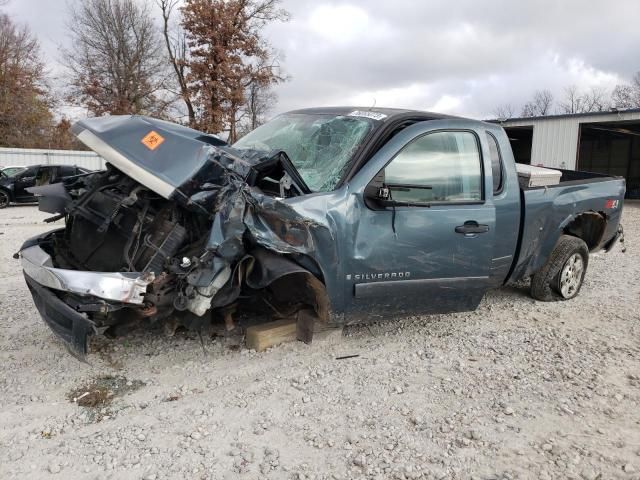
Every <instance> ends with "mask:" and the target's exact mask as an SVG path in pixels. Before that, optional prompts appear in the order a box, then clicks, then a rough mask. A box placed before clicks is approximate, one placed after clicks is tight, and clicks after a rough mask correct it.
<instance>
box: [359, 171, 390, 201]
mask: <svg viewBox="0 0 640 480" xmlns="http://www.w3.org/2000/svg"><path fill="white" fill-rule="evenodd" d="M384 180H385V176H384V169H383V170H380V172H378V174H377V175H376V176H375V177H373V179H372V180H371V181H370V182H369V184H368V185H367V186H366V187H365V189H364V200H365V202H366V204H367V205H368V206H369V207H370V208H374V209H380V208H384V207H385V205H386V204H387V203H388V201H389V196H390V193H389V188H388V187H387V186H386V185H385V182H384Z"/></svg>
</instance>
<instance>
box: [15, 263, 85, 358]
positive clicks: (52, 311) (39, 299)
mask: <svg viewBox="0 0 640 480" xmlns="http://www.w3.org/2000/svg"><path fill="white" fill-rule="evenodd" d="M24 279H25V280H26V282H27V286H28V287H29V290H30V291H31V295H32V296H33V302H34V303H35V305H36V308H37V309H38V312H40V316H41V317H42V319H43V320H44V321H45V323H46V324H47V325H48V326H49V328H51V330H53V333H55V334H56V335H57V336H58V337H60V338H61V339H62V341H64V343H65V345H66V347H67V348H68V349H69V351H70V352H71V354H72V355H73V356H75V357H76V358H78V359H80V360H84V356H85V355H86V354H87V343H88V339H89V336H90V335H92V334H93V332H94V329H93V323H91V321H89V320H88V319H87V318H85V317H84V315H82V314H81V313H78V312H77V311H75V310H74V309H73V308H71V307H70V306H68V305H67V304H66V303H64V302H63V301H62V300H60V299H59V298H58V297H57V296H56V295H55V294H54V293H53V292H52V291H51V290H49V289H48V288H45V287H43V286H42V285H39V284H38V283H37V282H36V281H35V280H33V279H32V278H31V277H29V275H27V274H26V272H25V274H24Z"/></svg>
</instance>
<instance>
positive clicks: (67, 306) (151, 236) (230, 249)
mask: <svg viewBox="0 0 640 480" xmlns="http://www.w3.org/2000/svg"><path fill="white" fill-rule="evenodd" d="M74 128H75V132H76V133H77V134H78V138H79V139H81V140H83V141H84V142H85V143H86V144H87V145H88V146H90V147H91V148H93V149H94V150H95V151H96V152H98V153H99V154H100V155H101V156H102V157H103V158H104V159H105V160H106V161H107V169H106V170H105V171H101V172H96V173H92V174H89V175H83V176H80V177H77V178H74V179H71V180H70V181H67V182H66V184H65V185H62V184H57V185H51V186H48V187H36V188H34V189H33V192H34V193H36V194H37V195H38V196H39V200H40V208H41V209H42V210H45V211H48V212H50V213H52V214H55V215H54V216H53V217H52V218H51V219H52V220H55V219H61V218H64V219H65V228H62V229H58V230H54V231H51V232H49V233H47V234H44V235H41V236H38V237H35V238H33V239H30V240H28V241H27V242H25V244H24V245H23V246H22V248H21V250H20V257H21V261H22V266H23V270H24V274H25V279H26V282H27V285H28V286H29V289H30V291H31V293H32V295H33V298H34V302H35V304H36V307H37V308H38V310H39V312H40V314H41V316H42V317H43V319H44V320H45V322H46V323H47V324H48V325H49V326H50V327H51V329H52V330H53V331H54V332H55V333H56V334H57V335H58V336H59V337H60V338H62V340H64V342H65V343H66V345H67V346H68V347H69V348H70V350H71V351H72V353H74V354H75V355H77V356H80V357H82V356H84V355H85V354H86V353H87V350H88V339H89V337H90V336H91V335H94V334H107V335H113V336H117V335H121V334H123V333H126V332H127V331H129V330H131V329H133V328H137V327H139V326H145V325H146V326H154V325H155V326H159V327H160V326H161V327H164V328H165V329H167V330H170V331H174V330H175V328H177V327H178V326H185V327H187V328H190V329H199V328H202V327H204V326H205V325H208V324H209V323H211V322H212V321H213V319H214V318H215V317H219V318H228V317H229V312H233V311H235V310H236V308H237V307H238V303H239V299H242V302H240V303H245V304H253V305H255V304H261V305H262V306H263V307H265V308H270V309H271V310H272V311H273V312H274V314H275V315H291V314H292V312H296V311H300V310H303V309H306V311H312V312H314V316H315V318H317V319H319V320H322V321H327V319H328V318H329V301H328V298H327V295H326V291H325V289H324V285H323V283H322V272H321V271H320V270H319V269H318V268H317V262H315V261H314V255H315V254H316V253H317V248H316V245H317V242H318V241H323V239H324V240H326V239H330V237H331V233H330V232H329V230H328V228H327V226H326V225H323V224H322V223H319V222H317V221H315V220H311V219H309V218H307V217H305V216H302V215H301V214H299V213H298V212H297V211H296V210H295V209H294V208H292V207H291V206H290V205H288V204H287V202H286V201H285V200H286V199H287V198H290V197H295V196H298V195H302V194H305V193H308V190H307V188H306V186H305V185H304V182H303V181H302V179H301V178H300V177H299V176H298V175H297V173H296V171H295V169H294V168H293V167H292V166H291V164H290V162H289V161H288V159H287V157H286V154H284V153H283V152H271V153H269V154H265V153H264V152H251V151H244V152H238V151H234V150H233V149H231V148H229V147H226V146H225V145H224V144H223V142H220V141H219V140H217V139H216V138H215V137H210V136H205V135H203V134H201V133H200V132H196V131H194V130H191V129H188V128H185V127H180V126H177V125H173V124H168V123H166V122H161V121H157V120H152V119H149V118H145V117H108V118H101V119H90V120H86V121H83V122H80V123H79V124H77V125H76V126H75V127H74ZM150 138H151V139H152V140H153V141H150V140H149V139H150Z"/></svg>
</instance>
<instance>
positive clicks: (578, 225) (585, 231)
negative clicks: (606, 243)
mask: <svg viewBox="0 0 640 480" xmlns="http://www.w3.org/2000/svg"><path fill="white" fill-rule="evenodd" d="M606 227H607V218H606V216H605V214H604V213H598V212H585V213H581V214H580V215H578V216H577V217H576V218H574V219H573V220H572V221H571V223H569V224H568V225H567V226H566V227H565V228H564V229H563V233H564V234H566V235H571V236H573V237H578V238H581V239H582V240H583V241H584V243H586V244H587V247H588V248H589V250H593V249H595V248H597V247H598V245H600V242H601V241H602V237H603V236H604V232H605V229H606Z"/></svg>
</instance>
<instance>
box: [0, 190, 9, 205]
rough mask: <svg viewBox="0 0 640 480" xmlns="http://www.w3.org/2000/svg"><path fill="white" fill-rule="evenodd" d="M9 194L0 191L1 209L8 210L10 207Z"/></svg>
mask: <svg viewBox="0 0 640 480" xmlns="http://www.w3.org/2000/svg"><path fill="white" fill-rule="evenodd" d="M9 200H10V199H9V194H8V193H7V192H5V191H2V190H0V208H7V207H8V206H9Z"/></svg>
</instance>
